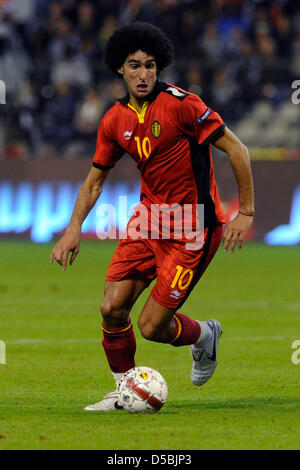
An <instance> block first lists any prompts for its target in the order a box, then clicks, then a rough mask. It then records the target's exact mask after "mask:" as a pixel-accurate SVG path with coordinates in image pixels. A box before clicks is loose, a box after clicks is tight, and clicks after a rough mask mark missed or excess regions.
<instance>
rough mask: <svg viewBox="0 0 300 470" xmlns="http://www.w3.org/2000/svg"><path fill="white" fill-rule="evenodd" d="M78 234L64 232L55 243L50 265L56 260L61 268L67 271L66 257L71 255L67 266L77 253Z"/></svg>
mask: <svg viewBox="0 0 300 470" xmlns="http://www.w3.org/2000/svg"><path fill="white" fill-rule="evenodd" d="M79 245H80V234H77V233H73V232H66V233H65V235H64V236H63V237H62V238H61V239H60V240H59V241H58V242H57V243H56V245H55V247H54V248H53V250H52V252H51V256H50V263H51V264H52V263H53V260H56V261H57V262H58V264H60V265H61V266H62V268H63V271H65V270H66V269H67V264H68V256H69V253H72V255H71V258H70V262H69V264H70V265H72V263H73V261H74V260H75V258H76V256H77V255H78V253H79Z"/></svg>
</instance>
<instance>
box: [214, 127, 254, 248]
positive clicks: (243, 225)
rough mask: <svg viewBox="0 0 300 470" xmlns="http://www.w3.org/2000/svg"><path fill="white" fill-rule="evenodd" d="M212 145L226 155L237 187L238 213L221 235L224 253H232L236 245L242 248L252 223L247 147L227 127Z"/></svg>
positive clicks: (251, 183)
mask: <svg viewBox="0 0 300 470" xmlns="http://www.w3.org/2000/svg"><path fill="white" fill-rule="evenodd" d="M213 145H215V146H216V147H217V148H218V149H220V150H223V151H224V152H226V153H227V155H228V157H229V160H230V163H231V166H232V169H233V172H234V175H235V179H236V181H237V183H238V186H239V202H240V208H239V213H238V215H237V216H236V217H235V219H233V220H232V221H231V222H230V223H229V224H228V225H227V227H226V229H225V231H224V235H223V238H224V251H227V250H228V247H230V251H231V253H233V252H234V249H235V246H236V244H238V247H239V248H240V249H241V248H242V245H243V242H244V240H245V235H246V233H247V231H248V230H249V228H250V227H251V224H252V222H253V216H254V189H253V178H252V172H251V165H250V156H249V152H248V149H247V147H246V146H245V145H244V144H243V143H242V142H241V141H240V139H239V138H238V137H237V136H236V135H235V134H234V133H233V132H231V131H230V130H229V129H228V128H227V127H225V131H224V134H223V135H222V136H221V137H219V138H217V139H216V140H215V141H214V142H213Z"/></svg>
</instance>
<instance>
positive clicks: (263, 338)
mask: <svg viewBox="0 0 300 470" xmlns="http://www.w3.org/2000/svg"><path fill="white" fill-rule="evenodd" d="M298 338H299V339H300V334H299V336H298V337H297V336H290V337H286V336H248V337H246V336H232V337H231V336H229V337H226V336H225V337H222V342H223V341H224V340H225V341H229V342H230V341H233V342H235V341H237V342H238V341H243V342H245V343H248V342H252V341H253V342H255V341H292V340H294V339H298ZM100 341H101V339H100V338H99V339H96V338H87V339H81V338H65V339H43V338H23V339H14V340H8V341H5V340H4V342H5V343H6V344H7V345H18V344H20V345H22V344H76V343H83V344H84V343H87V344H89V343H90V344H94V343H99V342H100Z"/></svg>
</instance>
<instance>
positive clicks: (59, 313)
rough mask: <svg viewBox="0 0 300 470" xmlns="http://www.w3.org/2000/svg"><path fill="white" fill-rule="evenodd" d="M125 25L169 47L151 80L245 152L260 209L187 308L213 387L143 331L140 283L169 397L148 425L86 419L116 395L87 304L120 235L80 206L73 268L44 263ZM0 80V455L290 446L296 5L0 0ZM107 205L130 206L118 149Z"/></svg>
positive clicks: (87, 154)
mask: <svg viewBox="0 0 300 470" xmlns="http://www.w3.org/2000/svg"><path fill="white" fill-rule="evenodd" d="M135 19H139V20H149V21H152V22H153V23H154V24H157V25H159V26H161V27H162V28H163V29H164V30H165V31H166V33H167V34H169V36H170V37H171V38H172V40H173V42H174V45H175V53H176V60H175V62H174V65H173V66H172V67H171V68H169V69H168V70H167V71H166V73H164V74H163V76H162V78H163V79H165V80H169V81H170V82H172V83H174V84H178V85H179V86H182V87H184V88H186V89H188V90H190V91H192V92H193V93H199V94H200V95H201V96H202V98H203V99H204V101H206V103H207V104H208V105H209V106H210V107H212V108H214V109H216V111H218V112H219V113H220V114H221V115H222V116H223V118H224V120H225V122H226V124H227V125H228V126H229V127H230V128H232V129H233V130H234V131H235V132H236V133H237V134H238V136H240V137H241V139H242V140H243V142H244V143H245V144H246V145H247V146H248V147H249V150H250V153H251V157H252V168H253V175H254V182H255V197H256V217H255V223H254V226H253V227H252V229H251V231H250V233H249V234H248V241H249V243H247V244H245V246H244V247H243V249H242V250H241V252H239V253H235V254H234V255H233V256H231V255H230V254H225V253H223V251H222V249H220V250H218V253H217V254H216V257H215V259H214V262H213V263H212V264H211V266H210V268H209V269H208V270H207V273H206V274H205V276H204V278H203V279H202V280H201V282H200V283H199V285H197V287H196V288H195V289H194V291H193V292H192V294H191V295H190V297H189V299H188V300H187V302H186V303H185V305H184V312H186V313H187V314H189V315H191V316H192V317H193V318H195V319H206V318H212V317H214V318H217V319H218V320H220V322H221V323H222V326H223V329H224V334H223V335H222V341H221V343H220V354H219V358H218V361H219V366H218V368H217V371H216V373H215V374H214V377H213V378H212V379H211V380H210V381H209V383H208V384H206V385H205V387H203V388H202V387H201V390H199V388H198V387H194V386H193V385H192V384H191V383H190V380H189V374H190V357H189V351H188V348H172V347H171V346H168V345H163V344H155V345H154V344H153V343H151V342H149V341H145V340H144V339H143V338H142V337H141V335H140V333H139V330H138V328H137V325H136V322H137V318H138V315H139V313H140V311H141V308H142V307H143V305H144V302H145V300H146V298H147V296H148V295H149V290H147V291H145V293H143V294H142V295H141V297H140V298H139V299H138V301H137V303H136V305H135V306H134V308H133V311H132V320H133V324H134V328H135V333H136V337H137V344H138V348H137V356H136V359H137V364H138V365H148V366H150V367H153V368H155V369H157V370H159V371H160V372H161V373H162V374H163V376H164V377H165V378H166V380H167V383H168V386H169V397H168V401H167V403H166V405H165V406H164V408H163V409H162V410H161V411H160V412H159V413H157V414H155V415H139V416H132V415H129V414H124V413H121V414H119V413H118V414H117V415H115V414H114V412H112V413H108V414H105V413H104V414H103V413H100V415H99V414H96V415H95V414H92V415H90V414H89V415H87V414H86V413H85V412H84V411H83V408H84V406H86V405H87V404H90V403H94V402H96V401H98V400H100V399H101V398H102V397H103V396H104V395H105V394H106V393H107V392H109V391H111V390H112V386H113V382H112V377H111V374H110V371H109V370H108V368H107V364H106V359H105V355H104V352H103V350H102V348H101V329H100V324H99V313H98V312H99V303H100V300H101V296H102V290H103V284H104V278H105V273H106V270H107V266H108V263H109V261H110V259H111V256H112V253H113V251H114V249H115V245H116V242H106V241H105V242H100V241H99V240H98V239H97V238H96V236H95V227H96V226H99V220H98V219H99V218H97V217H96V214H95V212H93V213H92V214H91V215H90V216H89V218H88V219H87V221H86V222H85V225H84V233H83V238H87V239H88V240H87V241H84V242H83V243H81V251H80V254H79V256H78V257H77V259H76V262H75V263H74V265H73V266H72V268H68V269H67V272H62V271H61V269H60V267H59V266H58V265H55V266H54V265H50V264H49V257H50V253H51V250H52V248H53V246H54V243H55V240H56V239H57V238H58V237H59V235H60V234H61V233H62V232H63V230H64V228H65V227H66V225H67V223H68V221H69V218H70V213H71V210H72V207H73V203H74V200H75V197H76V193H77V191H78V189H79V185H80V183H81V182H82V180H83V179H84V177H85V175H86V173H87V171H88V170H89V168H90V165H91V159H92V156H93V152H94V149H95V137H96V131H97V127H98V123H99V120H100V118H101V116H102V115H103V113H104V112H105V110H106V109H107V108H108V107H109V106H110V105H111V104H112V103H113V102H114V100H115V99H116V98H117V97H120V96H122V95H123V94H124V92H125V90H124V88H123V85H122V81H121V80H119V79H116V78H114V76H113V75H112V74H111V73H110V72H108V71H107V70H106V68H105V66H104V64H103V48H104V45H105V41H106V39H107V38H108V37H109V35H110V34H111V33H112V31H113V30H114V29H115V28H116V27H118V26H119V25H122V24H125V23H128V22H130V21H133V20H135ZM0 80H2V82H0V449H111V450H112V451H113V452H115V451H116V450H117V449H134V450H136V449H162V450H164V449H165V450H166V449H197V450H199V449H299V435H300V421H299V419H297V416H299V406H300V399H299V396H300V395H299V367H300V348H299V344H300V342H299V341H300V336H299V331H300V324H299V318H300V317H299V309H300V297H299V295H300V291H299V287H298V284H299V279H300V263H299V246H298V245H299V242H300V189H299V188H300V158H299V156H300V153H299V150H300V132H299V124H300V117H299V116H300V104H297V103H298V101H299V93H297V89H296V88H292V85H293V83H294V82H295V81H297V80H300V7H299V2H298V1H291V0H286V1H285V0H277V1H272V2H271V1H259V0H253V1H250V0H244V1H242V0H213V1H208V0H201V1H189V0H186V1H184V0H182V1H178V0H154V1H149V0H132V1H127V0H118V1H117V0H109V1H108V0H93V1H91V0H89V1H75V0H53V1H48V0H0ZM3 83H4V84H5V88H6V96H5V98H6V100H5V101H6V104H4V99H3V98H4V96H3V93H2V94H1V92H3ZM294 85H295V83H294ZM296 85H297V83H296ZM298 88H299V85H298ZM214 163H215V169H216V177H217V184H218V186H219V190H220V194H221V198H222V202H223V205H224V209H225V212H226V218H227V220H229V219H230V218H231V217H232V216H233V215H234V213H235V211H236V210H237V204H238V193H237V186H236V183H235V180H234V177H233V174H232V170H231V168H230V165H229V163H228V160H227V157H226V156H225V154H223V153H222V152H214ZM119 195H127V196H129V203H128V205H130V204H132V203H134V202H136V201H137V200H138V198H139V179H138V174H137V171H136V168H135V165H134V164H133V162H132V161H131V159H130V157H128V156H125V157H124V158H123V159H122V160H121V161H120V162H119V163H118V164H117V165H116V167H115V168H114V170H113V171H112V172H111V173H110V175H109V179H108V180H107V183H106V185H105V190H104V192H103V194H102V196H101V198H102V199H101V201H102V202H104V203H112V204H115V205H116V206H117V205H118V197H119ZM120 216H121V217H120V218H119V220H118V224H119V226H121V227H122V226H124V224H125V223H126V219H127V214H123V213H121V214H120ZM103 229H105V227H103ZM89 239H93V240H92V241H89ZM271 245H273V246H271ZM279 245H281V246H279ZM286 245H294V246H286ZM295 342H296V343H297V344H298V349H296V347H297V345H296V346H295ZM4 343H5V344H4ZM3 346H6V364H3V362H4V361H3V358H4V357H3ZM1 348H2V349H1ZM182 430H184V433H182ZM116 431H117V432H116ZM201 457H202V456H201ZM222 457H223V454H222Z"/></svg>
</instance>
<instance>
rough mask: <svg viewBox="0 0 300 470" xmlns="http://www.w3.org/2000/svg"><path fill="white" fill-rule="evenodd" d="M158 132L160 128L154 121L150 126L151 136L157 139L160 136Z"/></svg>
mask: <svg viewBox="0 0 300 470" xmlns="http://www.w3.org/2000/svg"><path fill="white" fill-rule="evenodd" d="M160 131H161V126H160V124H159V122H158V121H154V123H153V124H152V125H151V132H152V134H153V136H154V137H155V138H156V139H158V137H159V136H160Z"/></svg>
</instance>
